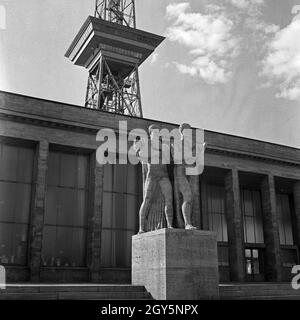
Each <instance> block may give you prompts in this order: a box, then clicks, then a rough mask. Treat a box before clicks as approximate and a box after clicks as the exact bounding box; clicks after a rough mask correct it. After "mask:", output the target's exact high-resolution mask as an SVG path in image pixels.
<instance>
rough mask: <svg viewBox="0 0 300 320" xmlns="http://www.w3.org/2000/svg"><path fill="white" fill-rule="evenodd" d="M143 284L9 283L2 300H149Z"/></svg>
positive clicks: (0, 298)
mask: <svg viewBox="0 0 300 320" xmlns="http://www.w3.org/2000/svg"><path fill="white" fill-rule="evenodd" d="M147 299H152V297H151V295H150V293H149V292H147V291H146V289H145V287H143V286H132V285H94V284H59V285H56V284H8V285H6V289H5V290H0V300H147Z"/></svg>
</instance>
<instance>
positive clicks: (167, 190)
mask: <svg viewBox="0 0 300 320" xmlns="http://www.w3.org/2000/svg"><path fill="white" fill-rule="evenodd" d="M159 185H160V189H161V192H162V194H163V196H164V199H165V216H166V220H167V226H168V228H173V193H172V192H173V190H172V185H171V182H170V180H169V179H168V178H162V179H161V180H160V181H159Z"/></svg>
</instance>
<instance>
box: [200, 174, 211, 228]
mask: <svg viewBox="0 0 300 320" xmlns="http://www.w3.org/2000/svg"><path fill="white" fill-rule="evenodd" d="M200 179H201V180H200V184H201V190H200V193H201V229H202V230H209V222H208V212H207V188H206V185H207V184H206V181H205V180H204V179H203V178H200Z"/></svg>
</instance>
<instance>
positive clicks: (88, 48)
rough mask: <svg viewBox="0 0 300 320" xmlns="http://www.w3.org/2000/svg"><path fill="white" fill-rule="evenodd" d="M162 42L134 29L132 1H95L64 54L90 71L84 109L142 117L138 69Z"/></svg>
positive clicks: (156, 36)
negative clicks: (92, 10)
mask: <svg viewBox="0 0 300 320" xmlns="http://www.w3.org/2000/svg"><path fill="white" fill-rule="evenodd" d="M163 40H164V38H163V37H160V36H158V35H154V34H151V33H148V32H144V31H141V30H138V29H136V16H135V1H134V0H96V4H95V13H94V17H88V19H87V20H86V22H85V24H84V25H83V26H82V28H81V29H80V31H79V33H78V34H77V36H76V37H75V39H74V41H73V43H72V44H71V46H70V48H69V49H68V51H67V53H66V57H68V58H69V59H70V60H71V61H72V62H73V63H74V64H75V65H79V66H83V67H85V68H86V69H88V71H89V77H88V84H87V90H86V99H85V107H87V108H92V109H98V110H103V111H108V112H113V113H118V114H125V115H130V116H135V117H143V112H142V104H141V94H140V84H139V75H138V67H139V66H140V65H141V63H143V61H144V60H145V59H146V58H147V57H148V56H149V55H150V54H151V53H152V52H153V51H154V50H155V48H156V47H157V46H158V45H159V44H160V43H161V42H162V41H163Z"/></svg>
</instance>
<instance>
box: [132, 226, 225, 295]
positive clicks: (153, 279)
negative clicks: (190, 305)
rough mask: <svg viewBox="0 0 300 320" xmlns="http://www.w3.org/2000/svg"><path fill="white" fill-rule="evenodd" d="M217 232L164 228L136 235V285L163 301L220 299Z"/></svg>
mask: <svg viewBox="0 0 300 320" xmlns="http://www.w3.org/2000/svg"><path fill="white" fill-rule="evenodd" d="M218 277H219V274H218V253H217V240H216V235H215V233H213V232H210V231H199V230H184V229H161V230H157V231H152V232H147V233H144V234H140V235H135V236H133V238H132V284H133V285H143V286H145V287H146V289H147V290H148V291H149V292H150V293H151V294H152V296H153V298H154V299H159V300H199V299H218V298H219V287H218V285H219V281H218Z"/></svg>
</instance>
